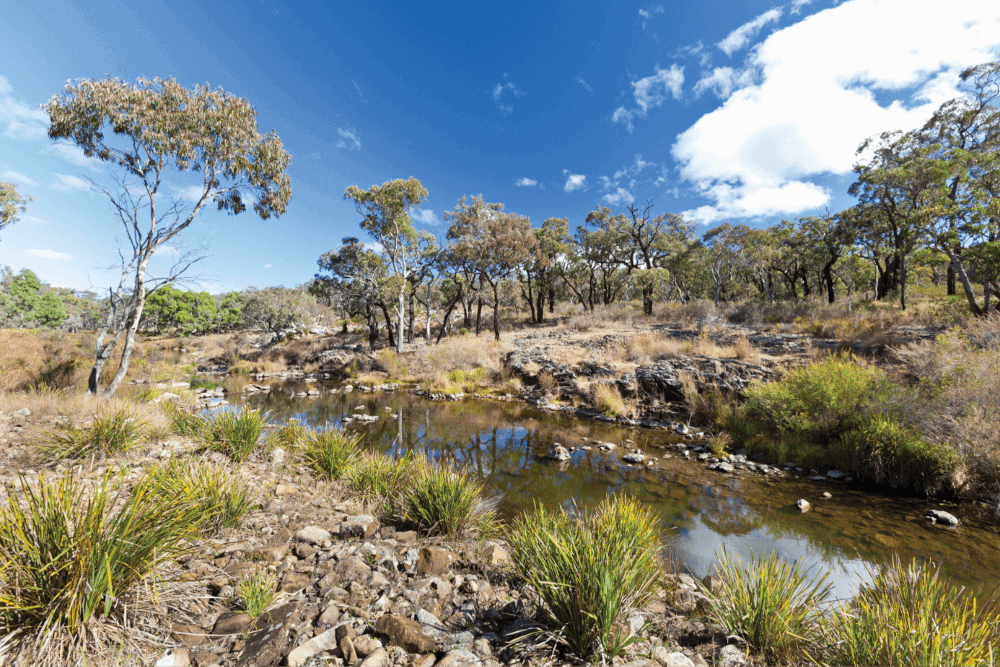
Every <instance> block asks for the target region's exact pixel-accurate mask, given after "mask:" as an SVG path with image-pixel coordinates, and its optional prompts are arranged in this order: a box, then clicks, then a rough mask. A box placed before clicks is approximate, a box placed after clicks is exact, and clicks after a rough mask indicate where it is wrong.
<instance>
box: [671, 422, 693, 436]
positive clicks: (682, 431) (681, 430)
mask: <svg viewBox="0 0 1000 667" xmlns="http://www.w3.org/2000/svg"><path fill="white" fill-rule="evenodd" d="M689 430H690V429H689V428H688V427H687V424H678V425H677V428H675V429H674V431H676V432H677V433H678V435H687V433H688V431H689Z"/></svg>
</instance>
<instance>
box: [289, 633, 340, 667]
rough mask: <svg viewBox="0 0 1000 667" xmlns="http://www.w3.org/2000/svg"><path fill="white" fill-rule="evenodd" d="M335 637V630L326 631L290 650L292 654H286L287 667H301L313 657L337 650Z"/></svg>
mask: <svg viewBox="0 0 1000 667" xmlns="http://www.w3.org/2000/svg"><path fill="white" fill-rule="evenodd" d="M336 635H337V633H336V631H335V630H327V631H326V632H323V633H320V634H318V635H316V636H315V637H313V638H312V639H310V640H309V641H307V642H306V643H305V644H302V645H301V646H298V647H296V648H294V649H292V652H291V653H289V654H288V667H302V665H304V664H306V662H307V661H308V660H309V658H311V657H313V656H314V655H316V654H318V653H321V652H322V651H332V650H333V649H335V648H337V636H336Z"/></svg>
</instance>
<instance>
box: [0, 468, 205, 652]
mask: <svg viewBox="0 0 1000 667" xmlns="http://www.w3.org/2000/svg"><path fill="white" fill-rule="evenodd" d="M20 481H21V485H20V487H18V486H13V485H12V486H10V487H8V491H7V499H6V502H5V503H3V504H0V561H2V562H3V563H4V572H3V579H4V583H5V585H4V587H3V588H2V589H0V623H2V624H3V629H4V631H5V632H6V633H8V637H7V639H8V640H11V641H13V642H14V646H13V650H12V653H13V655H14V656H15V662H16V663H17V664H32V665H37V664H48V665H64V664H78V661H79V660H80V659H82V658H83V657H91V656H93V655H94V654H95V647H94V645H93V644H94V643H95V642H96V643H97V644H98V646H97V647H96V649H97V652H99V651H100V645H101V644H104V646H105V647H106V646H107V644H108V643H110V642H109V641H108V639H109V638H108V634H110V633H109V632H108V629H109V628H108V624H110V626H111V627H113V626H116V625H117V626H119V627H121V626H123V625H126V624H127V622H128V620H129V619H133V620H134V618H135V610H134V605H135V601H136V595H137V594H138V593H141V592H142V589H143V587H140V586H139V584H140V583H142V582H143V581H145V580H147V578H149V577H154V576H155V574H156V572H157V570H158V568H159V567H160V566H161V565H162V564H165V563H167V562H170V561H174V560H176V559H177V558H179V557H181V556H183V555H184V554H186V553H188V552H189V549H190V545H191V540H192V539H193V538H195V537H196V536H197V525H198V509H197V508H196V507H195V506H194V505H193V504H191V503H190V502H188V501H187V500H185V499H183V498H170V499H166V500H164V499H161V498H160V497H159V496H158V495H156V494H154V493H153V492H152V491H153V490H152V487H151V485H150V484H148V483H140V484H139V485H138V486H136V487H135V488H133V489H132V490H131V491H128V490H127V489H126V487H125V485H124V483H123V479H122V478H121V477H112V476H110V475H107V476H105V477H104V478H103V479H102V480H100V481H99V482H98V483H97V485H96V487H95V488H94V489H92V490H89V489H85V488H84V486H83V485H82V484H80V483H79V482H78V481H77V480H76V479H75V478H74V477H73V475H72V474H71V473H67V474H65V475H63V476H62V477H60V478H58V479H55V480H49V479H47V478H46V477H45V476H40V477H39V478H38V480H37V483H36V482H35V481H34V480H32V481H29V480H27V479H25V478H24V477H21V480H20ZM15 582H16V585H11V584H13V583H15ZM126 605H129V606H130V607H133V608H130V609H129V610H128V611H129V613H128V615H126V613H125V612H126ZM5 641H6V640H5Z"/></svg>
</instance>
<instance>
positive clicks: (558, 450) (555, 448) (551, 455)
mask: <svg viewBox="0 0 1000 667" xmlns="http://www.w3.org/2000/svg"><path fill="white" fill-rule="evenodd" d="M545 457H546V458H547V459H549V460H550V461H569V460H570V459H571V458H573V456H572V454H570V453H569V450H568V449H566V448H565V447H563V446H562V445H560V444H559V443H558V442H554V443H552V446H551V447H549V451H548V453H547V454H546V455H545Z"/></svg>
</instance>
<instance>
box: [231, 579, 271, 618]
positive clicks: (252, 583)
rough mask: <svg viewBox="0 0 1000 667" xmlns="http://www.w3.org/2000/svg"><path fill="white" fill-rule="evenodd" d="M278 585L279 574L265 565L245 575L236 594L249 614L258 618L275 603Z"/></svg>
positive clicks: (237, 585)
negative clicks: (273, 572) (269, 570)
mask: <svg viewBox="0 0 1000 667" xmlns="http://www.w3.org/2000/svg"><path fill="white" fill-rule="evenodd" d="M277 586H278V575H277V574H272V573H270V572H268V570H267V568H264V567H261V568H258V569H256V570H254V571H253V572H250V573H249V574H245V575H243V578H241V579H240V581H239V583H238V584H236V595H237V597H238V598H239V601H240V606H242V607H243V610H244V611H245V612H246V613H247V616H249V617H250V618H252V619H257V618H259V617H260V615H261V614H263V613H264V612H265V611H267V609H268V607H270V606H271V605H273V604H274V598H275V589H276V588H277Z"/></svg>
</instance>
